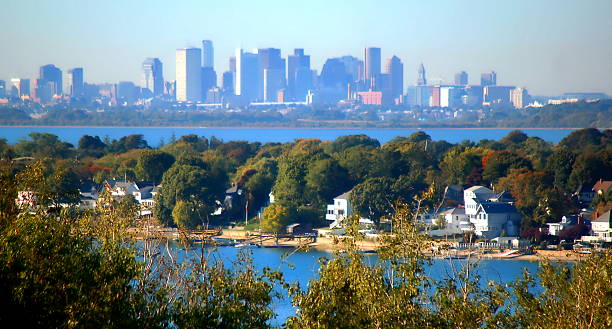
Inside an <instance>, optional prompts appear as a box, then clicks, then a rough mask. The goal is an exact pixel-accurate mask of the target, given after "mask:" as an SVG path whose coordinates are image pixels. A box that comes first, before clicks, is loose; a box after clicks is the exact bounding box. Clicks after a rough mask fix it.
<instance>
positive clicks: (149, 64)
mask: <svg viewBox="0 0 612 329" xmlns="http://www.w3.org/2000/svg"><path fill="white" fill-rule="evenodd" d="M142 87H143V88H146V89H149V91H150V92H151V93H152V94H153V96H160V95H162V94H163V93H164V69H163V64H162V62H161V61H160V60H159V58H147V59H145V60H144V62H142Z"/></svg>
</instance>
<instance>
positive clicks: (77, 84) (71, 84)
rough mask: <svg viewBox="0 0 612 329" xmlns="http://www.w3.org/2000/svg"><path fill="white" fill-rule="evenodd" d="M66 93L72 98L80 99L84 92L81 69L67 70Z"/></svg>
mask: <svg viewBox="0 0 612 329" xmlns="http://www.w3.org/2000/svg"><path fill="white" fill-rule="evenodd" d="M67 77H68V81H67V82H68V93H69V94H70V96H72V97H81V96H83V94H84V92H85V82H84V81H83V68H81V67H76V68H73V69H70V70H68V76H67Z"/></svg>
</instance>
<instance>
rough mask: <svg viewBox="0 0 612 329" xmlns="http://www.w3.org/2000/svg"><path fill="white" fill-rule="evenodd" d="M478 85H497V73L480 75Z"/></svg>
mask: <svg viewBox="0 0 612 329" xmlns="http://www.w3.org/2000/svg"><path fill="white" fill-rule="evenodd" d="M480 85H481V86H483V87H486V86H495V85H497V73H495V71H491V72H485V73H483V74H481V75H480Z"/></svg>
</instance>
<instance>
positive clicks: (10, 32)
mask: <svg viewBox="0 0 612 329" xmlns="http://www.w3.org/2000/svg"><path fill="white" fill-rule="evenodd" d="M62 3H66V4H68V3H70V4H71V6H65V5H61V4H62ZM147 3H149V2H147ZM139 4H141V3H140V2H138V1H126V2H121V4H118V3H110V4H109V5H108V7H109V8H106V9H105V10H106V11H108V12H109V13H112V15H110V16H109V17H108V20H107V21H105V20H102V17H93V18H92V17H89V16H88V17H87V18H88V20H85V19H84V17H81V16H78V15H77V16H75V19H73V20H67V19H63V18H64V17H68V16H67V15H71V14H72V15H75V13H77V12H78V11H79V10H81V11H83V12H86V10H92V9H96V8H92V7H91V6H88V5H87V4H82V3H81V2H75V1H59V4H57V3H54V4H53V5H52V4H49V3H37V4H32V3H24V2H11V3H7V4H4V5H3V9H4V10H3V11H0V18H1V19H2V20H3V22H5V23H6V24H5V25H6V26H5V28H4V29H2V31H0V36H1V37H2V38H1V41H2V43H3V44H4V45H6V47H3V51H2V60H0V79H2V80H6V81H9V80H10V79H12V78H30V79H35V78H36V76H37V72H36V71H37V69H38V68H39V67H40V66H43V65H45V64H49V63H53V64H55V65H56V66H57V67H60V68H61V69H62V70H63V71H64V72H66V71H67V70H68V69H69V68H74V67H83V68H84V69H85V72H86V73H85V80H86V81H88V82H91V83H102V82H117V81H134V82H137V83H139V82H140V80H141V78H140V77H141V75H142V73H141V64H142V61H143V59H145V58H148V57H153V58H159V59H160V60H161V61H162V63H164V64H165V65H164V76H166V77H172V76H174V75H175V69H176V68H175V67H174V65H173V63H174V62H175V59H174V52H175V50H176V49H179V48H183V47H198V48H201V47H202V41H203V40H212V41H213V43H214V44H215V47H214V50H215V55H214V68H215V70H216V71H217V73H218V74H219V75H220V74H221V73H222V72H225V71H227V70H228V58H229V56H231V55H232V54H233V53H234V52H235V49H236V48H243V49H244V50H245V51H250V50H251V49H256V48H259V49H262V48H270V47H274V48H277V49H280V50H281V53H282V57H283V58H286V57H287V56H288V55H290V54H291V53H293V49H294V48H303V49H305V51H306V52H307V53H308V54H309V55H310V56H311V67H312V68H313V69H315V70H317V71H318V72H319V73H320V72H321V71H322V67H323V64H324V63H325V61H326V60H327V59H328V58H334V57H340V56H344V55H351V56H356V57H358V58H359V59H361V60H364V58H363V49H364V48H366V47H369V46H371V47H380V48H381V49H382V51H381V58H382V60H383V61H385V60H386V59H388V58H390V57H392V56H393V55H396V56H397V57H399V58H400V59H401V60H402V62H403V64H404V86H409V85H412V84H414V83H415V80H416V78H417V69H418V66H419V64H420V63H421V62H423V63H425V66H426V68H427V71H428V79H429V80H431V81H432V82H435V81H436V80H439V79H442V80H443V82H444V83H453V81H454V74H456V73H457V72H460V71H466V72H467V73H468V75H469V81H468V83H470V84H478V83H479V81H478V80H477V79H479V76H480V74H481V73H482V72H487V71H495V72H497V73H498V75H499V77H500V81H498V84H503V85H517V86H525V87H527V88H528V89H529V90H530V91H531V92H532V93H533V94H536V95H556V94H561V93H563V92H573V91H577V92H580V91H585V92H586V91H592V92H605V93H608V94H612V83H611V82H610V76H612V64H610V60H609V58H612V43H610V42H609V41H610V31H612V22H611V21H610V20H608V19H606V17H605V16H606V13H609V12H610V9H612V3H610V2H609V1H582V2H577V1H548V0H547V1H540V2H538V3H536V4H531V3H527V2H495V3H494V4H491V3H489V2H486V1H475V2H474V1H472V2H470V3H469V4H467V3H463V2H452V1H432V2H431V3H415V2H408V3H404V2H401V3H399V2H396V1H386V2H384V4H385V5H383V6H377V7H376V8H370V7H371V6H368V4H367V2H361V1H355V2H354V3H352V4H351V6H350V7H343V6H342V5H340V4H338V3H330V4H328V7H327V8H326V7H324V5H323V4H322V2H320V1H312V3H310V5H309V6H306V5H303V4H295V8H294V7H291V5H289V4H283V3H281V2H273V1H271V2H268V3H266V4H265V5H262V6H260V7H261V8H259V7H257V6H255V5H254V4H251V3H249V2H243V1H229V2H228V3H223V4H216V5H215V7H214V8H208V9H211V10H209V11H205V10H204V9H203V7H202V5H201V4H198V3H196V2H193V3H189V4H187V3H180V4H178V5H175V6H168V5H163V3H162V2H155V1H153V2H152V4H151V5H150V6H146V8H144V6H139ZM66 7H69V8H66ZM119 7H120V8H121V9H124V10H122V11H117V12H115V11H113V10H114V9H118V8H119ZM307 7H308V8H307ZM378 7H380V8H378ZM58 8H62V10H58ZM162 9H164V10H166V12H163V13H164V14H163V15H161V14H160V13H161V12H162V11H161V10H162ZM364 9H368V10H364ZM137 10H142V12H141V13H140V12H137ZM266 10H268V12H267V13H266ZM191 12H192V13H191ZM198 13H199V14H201V15H203V16H202V17H204V18H206V19H205V20H196V19H195V18H196V15H197V14H198ZM339 13H342V15H336V16H337V17H332V16H333V15H332V14H339ZM399 13H403V14H401V15H400V14H399ZM136 14H138V15H136ZM368 15H370V16H371V17H370V20H362V19H359V18H361V17H367V16H368ZM101 16H104V15H101ZM386 16H389V18H390V19H395V20H394V21H391V23H390V24H378V23H377V22H379V20H377V19H376V18H377V17H386ZM258 17H259V20H258V19H257V18H258ZM153 18H159V19H160V20H161V21H160V23H159V24H153V23H150V24H151V25H150V27H151V29H150V30H149V31H148V32H149V33H145V34H142V33H139V32H138V29H137V28H136V27H137V26H138V25H139V24H141V23H142V20H151V21H154V20H152V19H153ZM271 18H274V19H271ZM332 18H333V19H332ZM385 21H388V19H385ZM49 22H52V23H53V24H54V26H56V27H57V31H58V33H60V35H61V38H58V37H57V35H55V36H54V37H51V31H50V30H53V29H43V28H38V27H40V26H43V25H45V24H49ZM313 22H317V24H314V23H313ZM321 22H322V24H321ZM385 25H390V26H385ZM76 27H82V28H76ZM400 27H401V28H400ZM35 32H36V33H35ZM322 32H327V33H322ZM94 37H96V38H97V39H96V42H92V41H91V39H92V38H94ZM41 48H44V49H45V51H34V49H41ZM167 80H171V79H167Z"/></svg>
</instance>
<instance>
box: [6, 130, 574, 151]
mask: <svg viewBox="0 0 612 329" xmlns="http://www.w3.org/2000/svg"><path fill="white" fill-rule="evenodd" d="M512 130H514V129H476V128H465V129H453V128H427V129H392V128H354V129H353V128H137V127H121V128H113V127H110V128H109V127H0V138H6V139H7V140H8V142H9V143H11V144H13V143H16V142H18V141H19V139H21V138H25V137H27V135H28V134H29V133H31V132H46V133H52V134H55V135H57V136H59V138H60V139H61V140H64V141H66V142H69V143H72V144H74V145H76V144H77V143H78V141H79V138H81V136H83V135H92V136H100V138H103V137H104V136H108V137H110V138H112V139H119V138H121V137H123V136H127V135H131V134H142V135H144V137H145V139H146V140H147V142H148V143H149V145H151V146H158V145H159V143H160V141H162V140H163V141H164V142H165V143H168V142H169V141H170V139H171V138H172V135H174V136H175V137H176V138H179V137H180V136H183V135H189V134H197V135H199V136H205V137H211V136H215V137H217V138H219V139H221V140H224V141H230V140H246V141H249V142H262V143H266V142H281V143H284V142H291V141H293V140H295V139H296V138H319V139H321V140H334V139H336V138H337V137H339V136H344V135H351V134H366V135H368V136H370V137H372V138H376V139H378V141H380V142H381V143H382V144H384V143H386V142H388V141H389V140H391V139H392V138H394V137H397V136H409V135H410V134H412V133H414V132H416V131H425V132H426V133H427V134H429V135H430V136H431V137H432V138H433V139H434V140H446V141H447V142H450V143H458V142H461V141H463V140H466V139H469V140H472V141H475V142H477V141H479V140H481V139H493V140H499V139H501V138H503V137H504V136H506V135H507V134H508V133H509V132H510V131H512ZM521 130H523V131H524V132H525V133H526V134H527V135H529V136H537V137H540V138H542V139H544V140H546V141H549V142H553V143H557V142H559V141H560V140H561V139H562V138H563V137H565V136H567V135H568V134H569V133H571V132H572V131H573V129H521Z"/></svg>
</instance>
